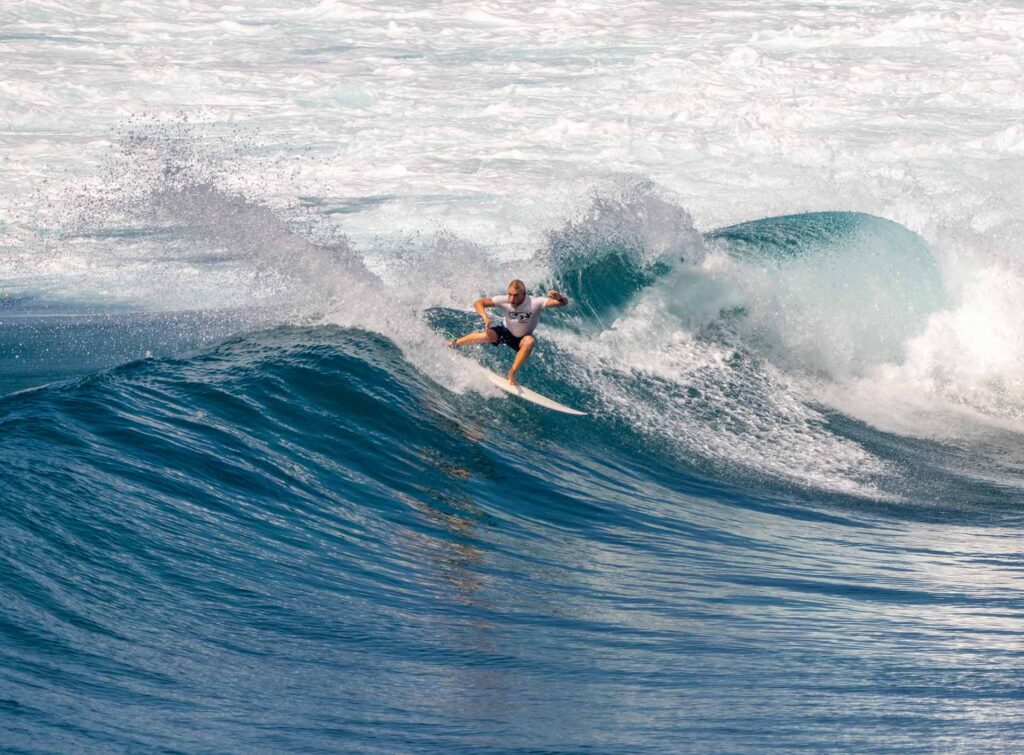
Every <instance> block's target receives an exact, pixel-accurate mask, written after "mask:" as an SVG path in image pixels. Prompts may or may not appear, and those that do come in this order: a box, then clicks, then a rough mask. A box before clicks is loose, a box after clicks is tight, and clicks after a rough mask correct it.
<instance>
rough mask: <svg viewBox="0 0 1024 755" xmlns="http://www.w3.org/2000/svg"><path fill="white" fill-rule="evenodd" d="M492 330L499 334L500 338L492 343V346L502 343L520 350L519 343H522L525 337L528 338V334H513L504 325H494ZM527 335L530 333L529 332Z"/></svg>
mask: <svg viewBox="0 0 1024 755" xmlns="http://www.w3.org/2000/svg"><path fill="white" fill-rule="evenodd" d="M491 330H493V331H494V332H495V333H497V334H498V340H497V341H495V342H494V343H492V344H491V346H500V345H501V344H505V345H506V346H508V347H510V348H512V349H515V350H516V351H519V344H520V343H522V341H523V339H524V338H526V336H514V335H512V334H511V333H510V332H509V330H508V328H506V327H505V326H504V325H492V326H491ZM526 335H530V334H529V333H527V334H526Z"/></svg>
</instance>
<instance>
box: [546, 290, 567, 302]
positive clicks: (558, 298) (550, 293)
mask: <svg viewBox="0 0 1024 755" xmlns="http://www.w3.org/2000/svg"><path fill="white" fill-rule="evenodd" d="M548 298H549V299H554V300H555V301H557V302H558V303H559V304H565V302H566V301H567V299H566V298H565V297H564V296H562V295H561V294H560V293H558V292H557V291H555V290H554V289H551V290H550V291H548Z"/></svg>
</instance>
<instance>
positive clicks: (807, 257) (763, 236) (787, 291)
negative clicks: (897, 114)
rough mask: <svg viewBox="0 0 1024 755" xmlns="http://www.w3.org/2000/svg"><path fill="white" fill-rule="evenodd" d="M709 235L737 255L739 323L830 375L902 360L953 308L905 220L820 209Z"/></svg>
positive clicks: (781, 353) (778, 352) (770, 350)
mask: <svg viewBox="0 0 1024 755" xmlns="http://www.w3.org/2000/svg"><path fill="white" fill-rule="evenodd" d="M709 240H710V241H712V242H718V243H720V244H721V245H723V246H724V248H725V249H726V250H727V253H728V254H729V256H730V257H731V258H732V259H733V260H734V261H735V264H734V265H732V266H730V267H729V269H728V271H727V275H729V277H730V279H731V283H732V285H733V286H734V287H735V289H736V291H737V299H738V300H739V301H740V302H741V303H742V304H741V306H742V308H743V310H744V317H743V318H742V319H741V320H740V321H739V326H738V327H739V330H740V332H741V333H742V334H743V336H744V337H745V338H746V339H747V340H748V342H749V343H750V344H751V345H753V346H755V347H756V348H758V349H761V350H763V351H764V352H765V353H766V355H768V356H769V357H770V358H773V359H778V360H781V361H783V362H784V363H785V364H787V365H788V366H791V367H798V368H801V369H803V370H806V371H809V372H811V373H820V374H825V375H828V376H830V377H832V378H843V377H847V376H855V375H863V374H864V373H865V372H867V371H868V370H869V369H871V368H873V367H875V366H877V365H880V364H885V363H890V362H895V361H898V360H899V359H900V358H901V357H902V356H903V353H904V348H905V345H906V343H907V342H908V341H909V340H910V339H911V338H913V337H914V336H916V335H918V334H920V333H921V332H922V331H924V329H925V327H926V326H927V323H928V318H929V317H930V316H931V315H932V314H934V313H935V312H937V311H940V310H942V309H943V308H945V307H946V306H948V305H949V302H950V297H949V295H948V294H947V293H946V289H945V287H944V284H943V281H942V277H941V274H940V271H939V268H938V265H937V264H936V262H935V260H934V258H933V256H932V254H931V252H930V250H929V249H928V247H927V245H926V244H925V242H924V241H923V239H921V238H920V237H919V236H917V235H916V234H914V233H912V232H911V231H909V230H907V229H906V228H904V227H903V226H901V225H899V224H898V223H894V222H892V221H889V220H885V219H883V218H879V217H875V216H872V215H864V214H860V213H849V212H821V213H808V214H803V215H788V216H782V217H776V218H766V219H763V220H755V221H751V222H748V223H742V224H739V225H735V226H730V227H728V228H723V229H721V230H718V231H715V232H714V233H712V234H710V235H709Z"/></svg>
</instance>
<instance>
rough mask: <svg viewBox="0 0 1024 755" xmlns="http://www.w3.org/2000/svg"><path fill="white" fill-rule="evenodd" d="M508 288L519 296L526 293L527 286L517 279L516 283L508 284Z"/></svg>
mask: <svg viewBox="0 0 1024 755" xmlns="http://www.w3.org/2000/svg"><path fill="white" fill-rule="evenodd" d="M508 287H509V288H511V289H512V290H513V291H515V292H516V293H517V294H525V293H526V284H525V283H523V282H522V281H521V280H519V279H518V278H516V279H515V280H514V281H512V282H511V283H509V284H508Z"/></svg>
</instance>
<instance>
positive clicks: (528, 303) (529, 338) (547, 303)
mask: <svg viewBox="0 0 1024 755" xmlns="http://www.w3.org/2000/svg"><path fill="white" fill-rule="evenodd" d="M507 291H508V294H507V295H506V296H494V297H484V298H483V299H477V300H476V301H475V302H473V308H474V309H475V310H476V312H477V314H478V315H480V317H482V318H483V321H484V329H483V330H481V331H478V332H476V333H470V334H468V335H464V336H462V337H461V338H455V339H453V340H451V341H449V342H448V346H449V348H452V349H454V348H456V347H458V346H472V345H473V344H477V343H489V344H491V345H492V346H497V345H499V344H502V343H503V344H505V345H506V346H509V347H511V348H512V349H513V350H514V351H515V352H516V358H515V360H514V361H513V362H512V368H511V369H510V370H509V371H508V375H507V376H506V377H507V378H508V382H509V384H510V385H519V383H518V382H516V373H517V372H519V368H520V367H522V366H523V362H525V361H526V360H527V359H528V358H529V356H530V352H532V351H533V345H534V344H535V343H536V342H537V339H536V338H535V337H534V335H533V331H534V329H535V328H536V327H537V323H538V322H539V321H540V312H541V310H542V309H551V308H552V307H564V306H565V305H566V304H568V303H569V299H568V298H566V297H565V296H563V295H562V294H560V293H558V292H557V291H548V295H547V296H546V297H545V296H527V295H526V284H525V283H523V282H522V281H521V280H518V279H517V280H514V281H512V282H511V283H509V284H508V289H507ZM488 307H497V308H499V309H502V310H504V312H505V317H504V318H503V319H502V321H501V325H495V326H493V327H492V326H491V316H490V315H489V314H488V313H487V308H488Z"/></svg>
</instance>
